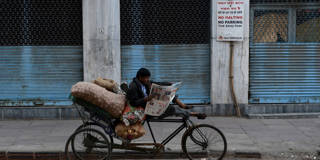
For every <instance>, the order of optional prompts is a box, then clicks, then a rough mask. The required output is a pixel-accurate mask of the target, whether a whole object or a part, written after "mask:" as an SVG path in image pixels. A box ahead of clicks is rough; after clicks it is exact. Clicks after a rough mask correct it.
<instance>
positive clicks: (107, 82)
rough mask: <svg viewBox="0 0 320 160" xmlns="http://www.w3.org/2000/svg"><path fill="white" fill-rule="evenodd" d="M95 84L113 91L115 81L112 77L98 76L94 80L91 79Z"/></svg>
mask: <svg viewBox="0 0 320 160" xmlns="http://www.w3.org/2000/svg"><path fill="white" fill-rule="evenodd" d="M93 82H94V83H95V84H97V85H99V86H101V87H103V88H105V89H107V90H109V91H113V90H114V89H113V88H114V87H115V85H116V82H115V81H114V80H112V79H102V78H101V77H98V78H97V79H96V80H94V81H93Z"/></svg>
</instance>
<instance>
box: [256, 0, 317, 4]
mask: <svg viewBox="0 0 320 160" xmlns="http://www.w3.org/2000/svg"><path fill="white" fill-rule="evenodd" d="M319 2H320V0H250V4H265V3H273V4H274V3H319Z"/></svg>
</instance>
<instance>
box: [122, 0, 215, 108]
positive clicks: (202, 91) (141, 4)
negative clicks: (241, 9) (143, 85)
mask: <svg viewBox="0 0 320 160" xmlns="http://www.w3.org/2000/svg"><path fill="white" fill-rule="evenodd" d="M120 4H121V6H120V9H121V77H122V80H123V81H126V82H128V83H129V82H131V81H132V78H133V77H135V75H136V72H137V71H138V69H139V68H141V67H145V68H148V69H150V71H151V74H152V77H151V79H152V80H155V81H170V82H178V81H181V82H183V86H182V87H181V88H180V90H179V91H178V95H179V98H180V99H182V100H183V101H184V102H185V103H194V104H196V103H202V104H203V103H209V102H210V45H209V41H210V0H187V1H185V0H174V1H172V0H139V1H136V0H121V1H120Z"/></svg>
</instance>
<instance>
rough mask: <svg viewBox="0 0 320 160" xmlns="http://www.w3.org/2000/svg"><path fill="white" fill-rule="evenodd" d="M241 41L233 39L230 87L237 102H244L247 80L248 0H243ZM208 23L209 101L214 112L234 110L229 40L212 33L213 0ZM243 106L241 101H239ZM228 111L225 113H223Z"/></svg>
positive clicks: (215, 3) (246, 93) (215, 0)
mask: <svg viewBox="0 0 320 160" xmlns="http://www.w3.org/2000/svg"><path fill="white" fill-rule="evenodd" d="M244 2H245V9H244V10H245V12H244V22H245V23H244V41H242V42H234V64H233V66H234V68H233V70H234V72H233V73H234V87H235V93H236V96H237V99H238V102H239V104H248V87H249V85H248V83H249V11H250V10H249V0H244ZM211 5H212V9H211V10H212V14H211V15H212V19H211V20H212V25H211V33H212V34H211V81H212V82H211V103H212V105H213V112H215V111H218V112H221V113H215V114H220V115H221V114H232V113H234V110H233V106H232V105H231V104H232V97H231V92H230V89H229V58H230V42H219V41H217V36H216V24H217V20H216V14H217V12H216V11H217V10H216V8H217V0H212V3H211ZM242 106H243V105H242ZM227 112H228V113H227Z"/></svg>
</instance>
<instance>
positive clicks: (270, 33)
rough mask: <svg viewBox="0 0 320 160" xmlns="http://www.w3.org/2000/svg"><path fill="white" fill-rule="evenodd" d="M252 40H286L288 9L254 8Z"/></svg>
mask: <svg viewBox="0 0 320 160" xmlns="http://www.w3.org/2000/svg"><path fill="white" fill-rule="evenodd" d="M253 42H255V43H271V42H288V11H287V10H255V11H254V32H253Z"/></svg>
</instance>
